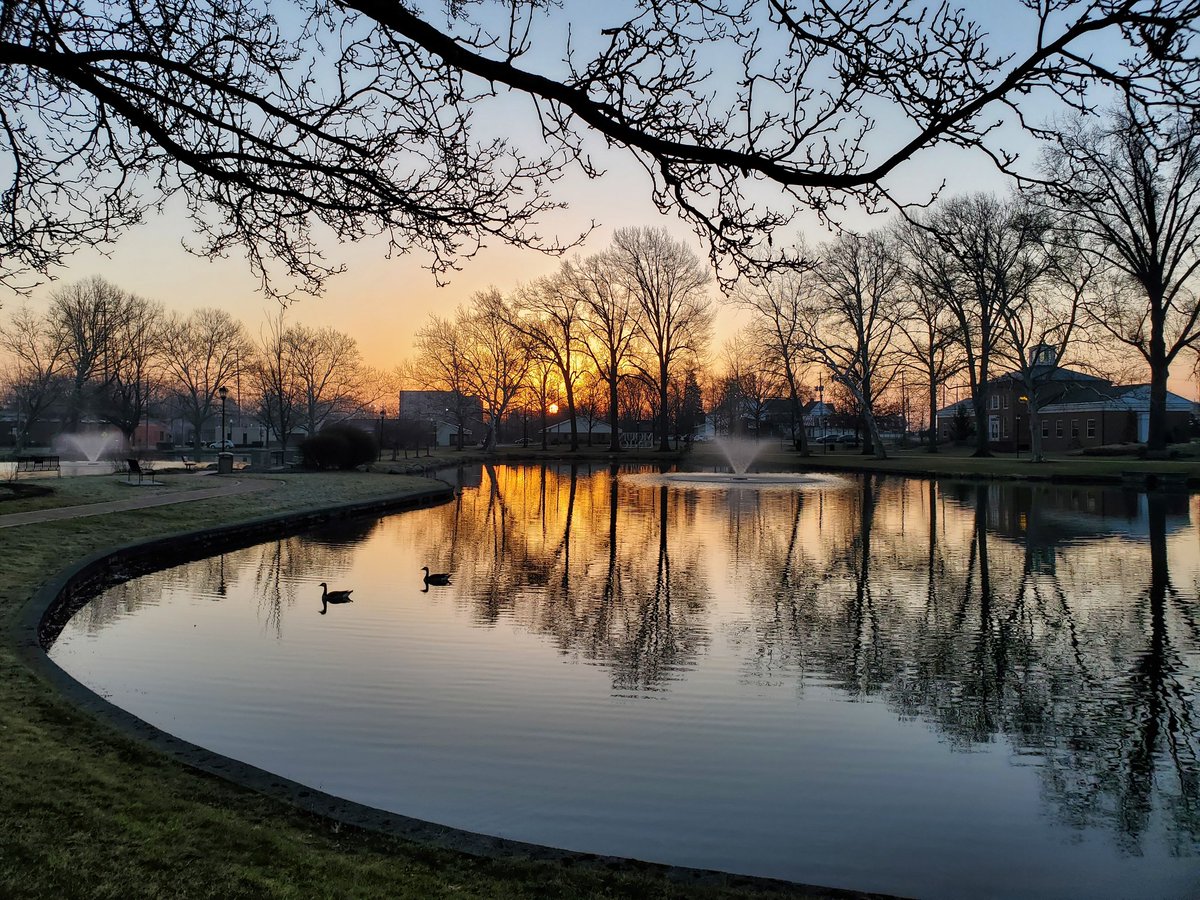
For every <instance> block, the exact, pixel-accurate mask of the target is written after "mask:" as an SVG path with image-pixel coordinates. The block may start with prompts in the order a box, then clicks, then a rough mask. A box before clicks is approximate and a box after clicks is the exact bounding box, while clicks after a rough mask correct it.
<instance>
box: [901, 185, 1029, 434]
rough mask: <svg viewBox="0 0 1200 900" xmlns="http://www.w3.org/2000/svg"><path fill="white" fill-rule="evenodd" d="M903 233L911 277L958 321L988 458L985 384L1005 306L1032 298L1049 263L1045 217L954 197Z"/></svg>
mask: <svg viewBox="0 0 1200 900" xmlns="http://www.w3.org/2000/svg"><path fill="white" fill-rule="evenodd" d="M915 221H916V223H917V225H918V227H917V228H914V229H906V230H904V231H903V232H902V234H903V235H904V236H905V241H906V244H907V247H906V249H907V251H908V258H909V266H910V270H911V271H910V277H911V278H913V279H915V280H917V281H919V282H920V283H921V284H922V289H923V290H927V291H930V292H936V293H937V294H940V297H941V300H942V302H944V303H945V304H946V306H947V307H948V308H949V310H950V313H951V315H952V316H953V319H954V322H955V325H956V326H957V328H956V332H957V335H956V337H957V341H958V346H959V349H960V350H961V351H962V360H963V369H964V370H965V371H966V373H967V379H968V383H969V385H970V388H971V402H972V405H973V406H974V409H975V440H976V446H975V454H974V455H975V456H990V455H991V451H990V450H989V449H988V442H989V440H990V434H989V429H988V418H987V386H988V380H989V379H990V378H991V375H992V360H993V357H994V356H995V355H996V352H997V347H998V346H999V344H1000V342H1001V341H1002V340H1003V338H1004V313H1005V310H1007V309H1009V308H1010V307H1012V306H1014V305H1016V304H1018V303H1020V302H1021V301H1022V299H1023V298H1025V297H1026V296H1028V295H1029V294H1030V293H1031V292H1032V290H1033V286H1034V285H1035V284H1036V282H1037V281H1038V280H1039V279H1040V278H1042V277H1043V275H1045V273H1046V271H1047V269H1048V268H1049V267H1050V265H1051V259H1050V255H1049V254H1048V252H1047V245H1046V242H1045V237H1046V231H1047V227H1048V223H1047V220H1046V218H1045V216H1042V215H1040V214H1038V212H1037V211H1036V210H1033V209H1031V208H1030V207H1029V206H1028V205H1027V204H1025V203H1023V202H1021V201H1019V200H1017V199H1009V200H1000V199H998V198H996V197H994V196H991V195H988V194H972V195H969V196H963V197H953V198H951V199H950V200H947V201H945V202H943V203H941V204H939V205H938V207H937V208H936V209H935V210H934V211H933V212H932V214H930V215H928V216H925V217H921V218H919V219H917V220H915Z"/></svg>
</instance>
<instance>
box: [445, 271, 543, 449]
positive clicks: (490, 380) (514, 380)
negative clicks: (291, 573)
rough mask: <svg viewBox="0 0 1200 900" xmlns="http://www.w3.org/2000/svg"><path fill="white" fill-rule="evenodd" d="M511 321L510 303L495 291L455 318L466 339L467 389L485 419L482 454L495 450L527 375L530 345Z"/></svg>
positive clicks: (479, 296)
mask: <svg viewBox="0 0 1200 900" xmlns="http://www.w3.org/2000/svg"><path fill="white" fill-rule="evenodd" d="M512 319H513V313H512V309H511V307H510V305H509V303H508V302H507V301H506V300H505V299H504V298H503V297H502V296H501V295H500V292H499V291H497V290H494V289H493V290H491V291H485V292H482V293H479V294H476V295H475V296H474V297H473V298H472V300H471V305H470V306H469V307H467V308H465V309H462V310H460V314H459V317H458V322H459V328H460V329H461V330H462V331H463V334H464V336H465V337H466V344H465V346H466V358H465V362H466V373H467V385H468V387H469V389H470V392H471V393H472V394H474V395H475V396H477V397H478V398H479V400H480V403H481V404H482V406H483V414H484V416H485V417H486V419H487V421H486V422H485V424H486V425H487V432H486V433H485V434H484V438H483V448H484V449H485V450H491V449H493V448H494V447H495V446H496V441H497V439H498V434H499V430H500V421H501V420H502V419H503V418H504V416H505V414H506V413H507V412H508V409H509V406H510V405H511V404H512V402H513V400H514V399H515V398H516V397H517V396H518V395H519V394H520V392H521V390H522V389H523V388H524V385H525V376H526V374H527V373H528V371H529V366H530V352H529V344H528V341H527V339H526V338H525V336H524V335H522V334H521V333H520V332H519V331H517V329H515V328H513V327H512V324H511V323H512Z"/></svg>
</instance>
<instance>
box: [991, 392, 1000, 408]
mask: <svg viewBox="0 0 1200 900" xmlns="http://www.w3.org/2000/svg"><path fill="white" fill-rule="evenodd" d="M999 408H1000V395H999V394H992V409H999Z"/></svg>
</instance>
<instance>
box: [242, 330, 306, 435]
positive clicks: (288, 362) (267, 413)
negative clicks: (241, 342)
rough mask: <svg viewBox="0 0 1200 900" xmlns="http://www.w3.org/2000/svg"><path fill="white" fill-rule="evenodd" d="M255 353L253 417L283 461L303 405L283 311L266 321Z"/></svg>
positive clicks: (252, 392)
mask: <svg viewBox="0 0 1200 900" xmlns="http://www.w3.org/2000/svg"><path fill="white" fill-rule="evenodd" d="M256 349H257V353H256V354H255V358H254V361H253V363H252V364H251V366H250V367H249V373H248V374H249V380H250V393H251V395H252V397H253V408H254V414H255V416H256V418H258V420H259V421H260V422H262V423H263V425H265V426H266V427H267V428H268V429H269V430H270V431H271V432H272V433H273V434H274V435H275V437H276V438H278V439H279V448H280V456H281V458H282V456H283V455H284V454H286V453H287V443H288V436H289V435H290V434H291V433H292V429H293V428H295V427H296V425H297V424H298V423H299V421H300V418H301V416H302V404H303V402H304V398H303V393H302V385H301V383H300V377H299V375H298V374H297V371H296V369H297V364H296V360H295V359H294V357H293V354H292V350H293V344H292V342H291V341H289V340H288V339H287V328H286V326H285V324H284V318H283V311H282V310H281V311H280V312H279V314H278V315H276V316H275V317H273V318H271V319H268V320H267V323H266V324H265V325H264V326H263V329H262V331H261V332H260V334H259V339H258V346H257V348H256Z"/></svg>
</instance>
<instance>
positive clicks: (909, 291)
mask: <svg viewBox="0 0 1200 900" xmlns="http://www.w3.org/2000/svg"><path fill="white" fill-rule="evenodd" d="M929 239H930V237H929V236H928V235H925V234H923V233H921V232H920V231H918V230H916V228H915V227H914V226H913V225H912V223H909V222H905V223H903V224H902V225H901V226H900V228H899V229H898V235H897V243H898V244H899V246H900V247H901V248H911V249H913V250H915V251H916V252H915V253H913V254H909V253H907V252H905V253H904V254H903V259H904V265H905V278H904V281H905V283H904V293H905V298H904V304H903V307H902V310H903V311H902V314H901V316H900V317H899V320H898V322H897V325H898V333H899V337H898V339H899V341H900V342H901V344H904V345H907V349H906V352H905V353H904V354H903V355H904V358H905V359H904V365H905V366H906V367H907V368H908V369H909V370H911V371H912V372H914V373H915V374H916V375H917V376H918V377H920V378H921V379H922V381H924V383H925V389H926V391H927V394H928V397H927V399H928V406H927V414H928V416H929V444H928V445H927V448H926V449H927V450H928V451H929V452H930V453H937V452H938V433H937V411H938V389H939V388H940V387H941V386H942V385H944V384H945V383H946V382H947V381H949V380H950V379H951V378H953V377H954V376H955V375H957V374H958V373H959V372H961V371H962V368H963V362H962V352H961V350H960V349H959V342H958V341H957V339H956V331H955V326H954V321H953V316H952V314H951V311H950V306H949V304H948V303H947V302H946V295H945V293H944V292H943V291H941V290H939V278H938V277H937V276H936V275H935V277H934V278H933V279H931V280H926V277H927V274H928V273H924V274H923V273H922V271H921V267H922V265H929V266H933V267H934V268H935V269H936V266H937V263H938V259H939V257H937V256H933V257H932V258H931V256H930V252H931V251H930V250H929V249H926V248H925V247H924V243H925V242H926V241H927V240H929Z"/></svg>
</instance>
